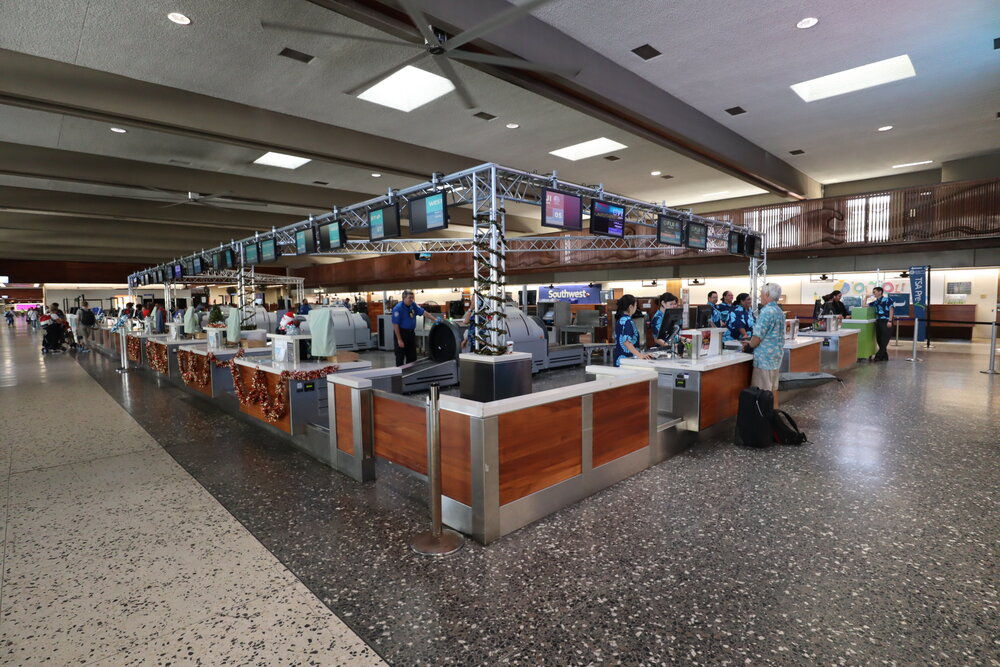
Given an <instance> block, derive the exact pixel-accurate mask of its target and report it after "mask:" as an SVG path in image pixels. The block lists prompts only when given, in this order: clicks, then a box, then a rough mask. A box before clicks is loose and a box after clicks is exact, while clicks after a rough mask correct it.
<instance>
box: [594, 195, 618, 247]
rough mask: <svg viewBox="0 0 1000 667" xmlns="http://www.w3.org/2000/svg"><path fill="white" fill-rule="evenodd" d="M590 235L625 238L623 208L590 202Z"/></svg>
mask: <svg viewBox="0 0 1000 667" xmlns="http://www.w3.org/2000/svg"><path fill="white" fill-rule="evenodd" d="M590 233H591V234H594V235H595V236H614V237H616V238H622V237H624V236H625V207H624V206H618V205H617V204H609V203H608V202H604V201H598V200H596V199H594V200H593V201H591V202H590Z"/></svg>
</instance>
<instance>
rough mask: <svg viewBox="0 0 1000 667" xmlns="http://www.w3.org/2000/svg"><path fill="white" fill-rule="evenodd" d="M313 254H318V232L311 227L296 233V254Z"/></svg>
mask: <svg viewBox="0 0 1000 667" xmlns="http://www.w3.org/2000/svg"><path fill="white" fill-rule="evenodd" d="M311 252H316V230H315V229H314V228H312V227H310V228H309V229H300V230H299V231H297V232H295V254H296V255H308V254H309V253H311Z"/></svg>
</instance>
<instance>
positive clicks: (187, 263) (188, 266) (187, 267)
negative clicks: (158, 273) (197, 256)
mask: <svg viewBox="0 0 1000 667" xmlns="http://www.w3.org/2000/svg"><path fill="white" fill-rule="evenodd" d="M182 264H184V275H185V276H193V275H194V263H193V262H192V261H191V260H190V259H185V260H184V261H183V262H182Z"/></svg>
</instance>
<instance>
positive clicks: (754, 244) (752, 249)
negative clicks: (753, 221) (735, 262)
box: [743, 235, 764, 258]
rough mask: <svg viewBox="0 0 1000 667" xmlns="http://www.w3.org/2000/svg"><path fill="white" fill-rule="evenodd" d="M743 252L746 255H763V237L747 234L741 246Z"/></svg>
mask: <svg viewBox="0 0 1000 667" xmlns="http://www.w3.org/2000/svg"><path fill="white" fill-rule="evenodd" d="M743 254H744V255H746V256H747V257H758V258H759V257H763V256H764V246H763V239H761V238H760V237H759V236H753V235H748V236H747V238H746V242H745V245H744V248H743Z"/></svg>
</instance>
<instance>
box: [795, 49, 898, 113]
mask: <svg viewBox="0 0 1000 667" xmlns="http://www.w3.org/2000/svg"><path fill="white" fill-rule="evenodd" d="M916 75H917V71H916V70H915V69H913V63H912V62H910V56H908V55H905V54H904V55H901V56H896V57H895V58H888V59H886V60H880V61H878V62H874V63H869V64H867V65H862V66H860V67H854V68H852V69H845V70H844V71H842V72H836V73H834V74H828V75H826V76H821V77H819V78H818V79H810V80H809V81H803V82H802V83H796V84H793V85H792V90H793V91H795V94H796V95H798V96H799V97H801V98H802V99H803V100H805V101H806V102H815V101H816V100H823V99H826V98H828V97H836V96H837V95H844V94H846V93H853V92H856V91H858V90H864V89H865V88H872V87H874V86H881V85H882V84H885V83H892V82H893V81H901V80H902V79H909V78H910V77H914V76H916Z"/></svg>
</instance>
